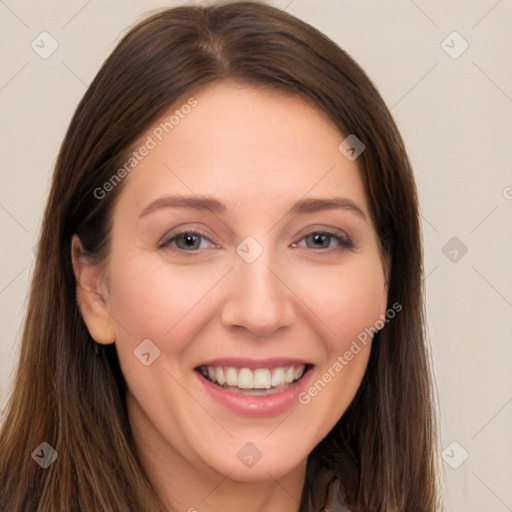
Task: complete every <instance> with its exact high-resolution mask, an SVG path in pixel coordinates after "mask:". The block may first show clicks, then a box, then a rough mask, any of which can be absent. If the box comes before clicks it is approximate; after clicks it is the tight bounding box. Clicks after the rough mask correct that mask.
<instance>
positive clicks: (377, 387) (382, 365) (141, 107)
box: [0, 1, 438, 512]
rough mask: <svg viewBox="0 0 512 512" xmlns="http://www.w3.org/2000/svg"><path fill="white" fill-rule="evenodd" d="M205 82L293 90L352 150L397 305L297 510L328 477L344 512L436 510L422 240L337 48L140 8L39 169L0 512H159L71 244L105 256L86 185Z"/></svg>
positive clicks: (269, 28) (307, 32) (393, 134)
mask: <svg viewBox="0 0 512 512" xmlns="http://www.w3.org/2000/svg"><path fill="white" fill-rule="evenodd" d="M220 81H234V82H237V83H241V84H247V85H250V86H256V87H268V88H273V89H277V90H280V91H282V92H285V93H288V94H290V93H291V94H296V95H300V96H301V97H302V98H303V99H305V100H306V101H308V102H310V103H311V104H313V105H314V106H315V107H316V108H318V109H319V110H320V111H322V112H324V113H325V114H326V115H327V116H328V118H329V119H330V120H331V121H332V122H333V123H334V124H335V125H336V126H337V127H338V129H339V131H340V134H344V136H347V135H349V134H355V135H356V136H357V138H358V139H360V140H361V141H362V142H363V143H364V145H365V146H366V149H365V151H364V152H363V153H362V154H361V155H360V157H359V158H358V164H359V167H360V171H361V177H362V180H363V183H364V187H365V191H366V195H367V199H368V204H369V207H370V210H371V215H372V220H373V222H374V224H375V227H376V230H377V233H378V236H379V240H380V244H381V249H382V253H383V258H384V259H385V260H386V261H387V262H388V263H389V268H390V273H389V295H388V304H394V303H397V304H399V305H401V308H402V309H401V312H400V314H398V315H396V317H395V318H394V319H393V320H392V321H390V322H388V323H386V325H385V326H384V327H383V328H382V330H381V331H379V332H378V333H377V334H376V335H375V338H374V343H373V345H372V349H371V354H370V359H369V363H368V367H367V370H366V373H365V375H364V378H363V381H362V383H361V386H360V388H359V390H358V392H357V394H356V396H355V398H354V400H353V402H352V403H351V405H350V406H349V408H348V409H347V411H346V412H345V413H344V415H343V416H342V418H341V419H340V420H339V421H338V423H337V424H336V425H335V427H334V428H333V429H332V431H331V432H330V433H329V434H328V435H327V437H326V438H325V439H324V440H323V441H322V442H321V443H320V444H319V445H318V446H317V447H316V448H315V449H314V450H313V452H312V453H311V454H310V456H309V458H308V465H307V474H306V481H305V485H304V490H303V495H302V502H301V506H300V511H301V512H318V511H319V510H320V509H321V508H322V506H323V504H324V502H325V495H326V489H327V485H328V482H329V481H330V480H331V478H333V477H335V476H338V477H340V478H341V481H342V483H343V488H344V491H345V494H346V500H347V505H348V506H349V507H350V508H351V510H353V511H354V512H378V511H383V512H384V511H385V512H397V511H406V512H412V511H414V512H434V510H437V499H438V498H437V478H436V460H437V459H436V453H437V452H436V437H435V431H436V421H435V415H434V411H435V401H434V398H433V397H434V395H433V389H434V386H433V379H432V375H431V368H430V367H431V365H430V355H429V351H428V345H427V343H426V335H425V330H424V321H425V319H424V303H423V297H424V295H423V268H422V246H421V233H420V223H419V213H418V204H417V193H416V188H415V183H414V179H413V174H412V170H411V166H410V163H409V160H408V157H407V155H406V151H405V148H404V144H403V142H402V139H401V137H400V134H399V132H398V129H397V127H396V125H395V123H394V121H393V119H392V117H391V115H390V113H389V110H388V109H387V108H386V106H385V104H384V101H383V100H382V98H381V96H380V95H379V93H378V92H377V90H376V88H375V87H374V85H373V84H372V82H371V80H370V79H369V78H368V77H367V75H366V74H365V72H364V71H363V70H362V69H361V67H360V66H359V65H358V64H357V63H356V62H355V61H354V60H353V59H352V58H351V57H350V56H349V55H348V54H347V53H345V51H343V50H342V49H340V48H339V47H338V46H337V45H336V44H334V43H333V42H332V41H331V40H329V39H328V38H326V37H325V36H324V35H322V34H321V33H320V32H319V31H318V30H316V29H315V28H313V27H311V26H310V25H308V24H306V23H304V22H302V21H300V20H299V19H296V18H295V17H293V16H292V15H290V14H287V13H285V12H283V11H281V10H279V9H277V8H273V7H271V6H268V5H266V4H263V3H260V2H254V1H249V2H247V1H236V2H227V3H226V2H224V3H222V4H218V5H215V6H186V7H185V6H184V7H178V8H172V9H167V10H164V11H162V12H159V13H156V14H154V13H153V14H151V16H150V17H148V18H147V19H145V20H143V21H142V22H140V23H139V24H138V25H136V26H135V27H134V28H132V29H131V30H130V31H129V32H128V33H127V34H126V35H125V37H124V38H123V39H122V40H121V42H120V43H119V45H118V46H117V47H116V48H115V50H114V51H113V53H112V54H111V55H110V56H109V58H108V59H107V60H106V61H105V63H104V64H103V66H102V68H101V69H100V71H99V72H98V74H97V76H96V77H95V79H94V80H93V82H92V83H91V85H90V86H89V88H88V89H87V91H86V93H85V95H84V97H83V99H82V100H81V102H80V104H79V105H78V107H77V109H76V112H75V114H74V116H73V118H72V120H71V123H70V126H69V128H68V130H67V133H66V136H65V138H64V141H63V144H62V146H61V149H60V152H59V155H58V159H57V162H56V167H55V172H54V175H53V181H52V185H51V191H50V195H49V198H48V202H47V206H46V209H45V213H44V221H43V226H42V232H41V236H40V241H39V244H38V251H37V262H36V268H35V272H34V277H33V280H32V283H31V289H30V299H29V303H28V311H27V316H26V321H25V325H24V331H23V336H22V343H21V354H20V359H19V364H18V368H17V374H16V378H15V381H14V387H13V392H12V394H11V396H10V400H9V402H8V409H7V412H6V416H5V418H4V421H3V426H2V430H1V432H0V507H3V508H2V510H9V511H18V510H30V511H32V512H37V511H39V512H40V511H51V512H55V511H70V510H80V511H95V512H97V511H109V512H112V511H115V512H117V511H126V512H128V511H145V512H156V511H161V510H163V506H162V505H161V504H160V503H159V500H158V498H157V496H156V493H155V492H154V490H153V489H152V487H151V484H150V482H149V480H148V478H147V477H146V475H145V473H144V470H143V468H142V465H141V463H140V460H139V458H138V455H137V453H136V450H135V449H134V443H133V440H132V438H131V431H130V426H129V422H128V418H127V412H126V408H125V401H124V398H125V381H124V379H123V375H122V373H121V371H120V367H119V364H118V360H117V355H116V349H115V345H109V346H107V347H105V349H104V350H102V351H100V353H99V354H96V353H95V350H94V347H95V343H94V342H93V340H92V338H91V337H90V335H89V333H88V331H87V329H86V327H85V324H84V322H83V320H82V317H81V314H80V310H79V308H78V306H77V302H76V296H75V293H76V282H75V279H74V274H73V271H72V265H71V251H70V241H71V237H72V235H73V234H74V233H77V234H78V235H79V237H80V239H81V241H82V244H83V245H84V246H85V248H86V250H87V251H88V252H89V253H90V254H93V255H95V257H96V258H97V260H98V262H101V261H105V259H106V258H107V257H108V252H109V234H110V229H111V214H112V210H113V207H114V205H115V202H116V198H117V197H118V195H119V193H120V191H121V190H122V186H123V183H122V182H121V183H119V184H118V185H117V186H115V187H113V190H112V191H110V192H109V193H108V194H106V196H105V197H104V198H101V199H98V197H97V194H95V193H94V191H95V190H97V189H98V187H102V186H103V185H104V184H105V183H106V182H108V180H109V178H111V177H112V175H113V174H114V173H115V171H116V170H117V169H119V168H120V167H121V166H122V165H123V162H125V160H126V155H127V154H128V151H129V149H130V147H131V145H132V144H133V143H134V142H136V141H137V139H138V138H139V137H140V136H141V135H142V134H143V133H144V132H145V130H147V129H149V127H150V126H151V125H152V123H154V122H155V120H156V119H158V118H160V117H161V116H162V115H163V114H164V113H166V112H167V111H168V110H169V109H170V108H171V107H172V106H173V105H179V102H181V101H182V100H183V98H187V97H190V96H191V95H192V94H193V93H194V92H197V91H199V90H200V89H203V88H205V87H207V86H208V85H210V84H212V83H214V82H220ZM341 140H342V138H340V142H341ZM134 172H136V171H134ZM42 442H47V443H48V444H49V445H50V446H51V447H53V448H54V449H55V450H56V452H57V453H58V458H57V460H56V462H54V463H53V464H51V465H50V466H49V467H48V468H46V469H43V468H42V467H40V466H39V465H38V464H36V463H35V462H34V460H32V457H31V454H32V452H33V451H34V450H35V449H36V448H37V447H38V446H39V445H40V444H41V443H42Z"/></svg>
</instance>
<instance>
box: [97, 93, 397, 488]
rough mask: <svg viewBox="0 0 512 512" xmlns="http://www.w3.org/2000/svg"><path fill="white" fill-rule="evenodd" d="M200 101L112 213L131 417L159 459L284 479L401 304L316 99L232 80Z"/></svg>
mask: <svg viewBox="0 0 512 512" xmlns="http://www.w3.org/2000/svg"><path fill="white" fill-rule="evenodd" d="M187 99H188V98H187ZM187 99H185V101H184V102H183V104H184V105H185V104H187ZM194 99H195V100H196V101H197V104H196V103H195V102H194V101H193V100H191V101H190V102H189V103H188V104H189V105H194V106H193V107H191V108H186V107H185V108H183V109H181V108H180V107H181V105H177V106H176V107H175V108H174V109H173V110H172V112H170V113H169V114H168V115H166V116H165V117H163V118H162V119H161V120H159V121H158V122H157V123H155V125H154V126H152V127H151V129H149V130H148V132H147V133H146V134H145V135H144V136H143V137H141V138H140V140H139V142H138V143H137V145H136V146H134V149H135V150H138V149H139V148H140V147H141V146H143V145H146V147H147V148H148V150H147V151H146V150H142V151H140V152H139V156H138V158H140V161H138V163H137V164H136V166H134V167H133V169H132V170H131V171H130V172H129V174H128V175H127V177H126V178H124V179H125V180H126V183H124V188H123V190H122V192H121V194H120V196H119V200H118V202H117V203H116V206H115V210H114V215H113V228H112V240H111V254H110V258H109V260H108V266H107V271H108V276H109V288H108V296H107V297H106V309H107V310H108V312H109V314H110V318H111V322H112V327H113V329H114V331H115V337H116V347H117V351H118V354H119V359H120V364H121V368H122V371H123V374H124V376H125V379H126V382H127V387H128V392H127V393H128V394H127V404H128V410H129V415H130V421H131V424H132V426H133V430H134V432H135V437H136V439H137V443H138V445H139V448H141V450H142V451H144V452H147V453H149V452H153V454H152V456H153V455H154V456H155V457H160V464H165V461H166V460H171V459H174V460H180V461H181V462H180V463H181V464H182V465H187V464H188V465H189V467H191V468H194V469H196V470H197V471H206V470H208V471H215V472H216V473H220V474H222V475H228V474H229V476H230V478H232V479H234V480H239V481H247V482H249V481H253V482H256V481H264V480H268V479H270V478H271V476H272V477H273V478H279V477H280V476H283V475H285V474H287V473H289V472H291V471H292V470H293V469H294V468H298V467H304V464H305V461H306V459H307V457H308V455H309V453H310V452H311V451H312V450H313V448H314V447H315V445H317V444H318V443H319V442H320V441H321V440H322V438H324V437H325V436H326V434H327V433H328V432H329V431H330V430H331V429H332V427H333V426H334V425H335V423H336V422H337V421H338V420H339V418H340V417H341V415H342V414H343V413H344V411H345V410H346V408H347V406H348V405H349V403H350V402H351V400H352V399H353V397H354V395H355V393H356V391H357V389H358V387H359V385H360V382H361V379H362V377H363V373H364V371H365V368H366V366H367V361H368V357H369V352H370V346H371V337H368V336H367V335H366V336H361V333H364V332H365V329H369V328H370V327H372V326H374V325H375V324H376V323H377V324H378V323H379V320H381V319H382V315H384V314H385V311H386V296H387V290H386V285H385V276H384V272H383V266H382V263H381V259H380V257H379V250H378V239H377V236H376V232H375V229H374V227H373V225H372V223H371V220H370V212H369V209H368V204H367V201H366V198H365V193H364V189H363V185H362V181H361V178H360V174H359V171H358V166H357V160H356V161H350V160H349V159H347V158H346V157H345V156H344V154H342V153H341V152H340V150H339V149H338V146H339V145H340V143H341V142H342V141H343V139H344V138H345V137H344V136H342V135H341V134H340V133H339V132H338V131H337V130H336V129H335V128H334V127H333V126H332V125H331V124H329V123H328V121H327V120H326V118H325V117H324V116H323V115H322V114H320V113H319V112H318V111H317V110H315V109H314V108H313V107H311V106H310V105H308V104H307V103H305V102H304V101H303V100H301V99H300V98H298V97H295V96H285V95H283V94H281V93H278V92H269V91H267V92H265V91H262V90H258V89H254V88H249V87H242V86H238V85H227V84H220V85H219V84H217V85H215V86H212V87H210V88H208V89H206V90H205V91H204V92H202V93H201V94H197V95H194ZM175 110H179V112H178V113H175V112H174V111H175ZM172 114H176V116H175V118H174V119H173V121H172V122H170V123H168V124H167V125H165V124H164V125H160V121H162V123H165V122H168V121H169V118H170V116H171V115H172ZM176 119H179V120H178V121H177V122H176ZM163 126H166V128H167V131H168V133H166V130H165V129H164V128H163ZM170 127H171V128H170ZM148 137H149V138H148ZM143 153H144V154H146V153H147V154H146V155H145V156H143V155H142V154H143ZM326 201H332V203H329V204H327V202H326ZM335 205H337V206H335ZM358 336H359V338H358ZM362 338H366V345H365V344H364V343H362V342H361V341H360V340H361V339H362ZM302 372H304V373H303V376H302V377H301V378H299V379H298V380H297V381H296V382H295V379H297V378H298V377H300V376H301V374H302ZM209 379H213V380H217V383H213V382H212V381H211V380H209ZM226 380H227V383H224V381H226ZM290 380H293V381H294V382H291V383H290ZM222 383H224V385H223V386H221V385H220V384H222ZM269 386H270V388H269ZM183 467H184V466H183ZM269 475H271V476H269Z"/></svg>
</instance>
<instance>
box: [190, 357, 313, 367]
mask: <svg viewBox="0 0 512 512" xmlns="http://www.w3.org/2000/svg"><path fill="white" fill-rule="evenodd" d="M300 365H312V363H310V362H308V361H306V360H304V359H295V358H290V357H274V358H270V359H247V358H234V357H222V358H218V359H211V360H209V361H205V362H204V363H201V364H199V365H197V367H196V369H197V368H200V367H201V366H233V367H234V368H250V369H257V368H276V367H278V366H300Z"/></svg>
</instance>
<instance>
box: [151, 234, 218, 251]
mask: <svg viewBox="0 0 512 512" xmlns="http://www.w3.org/2000/svg"><path fill="white" fill-rule="evenodd" d="M201 240H207V241H208V242H210V243H212V242H211V240H210V239H209V238H207V237H206V236H205V235H203V234H202V233H199V232H197V231H181V232H180V233H176V234H175V235H174V236H173V237H172V238H169V239H168V240H167V241H165V242H163V243H162V244H160V247H165V248H167V247H168V248H170V249H171V250H182V251H187V252H197V250H198V249H205V248H206V247H204V245H203V246H201Z"/></svg>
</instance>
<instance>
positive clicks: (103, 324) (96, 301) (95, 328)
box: [71, 234, 116, 345]
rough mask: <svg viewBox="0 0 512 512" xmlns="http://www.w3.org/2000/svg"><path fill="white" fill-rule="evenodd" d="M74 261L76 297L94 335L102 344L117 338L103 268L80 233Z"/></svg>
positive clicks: (73, 251)
mask: <svg viewBox="0 0 512 512" xmlns="http://www.w3.org/2000/svg"><path fill="white" fill-rule="evenodd" d="M71 261H72V264H73V272H74V274H75V279H76V298H77V301H78V305H79V307H80V311H81V313H82V317H83V319H84V322H85V325H86V326H87V329H88V331H89V333H90V335H91V337H92V338H93V339H94V340H95V341H96V342H97V343H101V344H103V345H110V344H111V343H114V342H115V341H116V335H115V330H114V323H113V321H112V317H111V316H110V314H109V312H108V311H107V299H108V292H107V289H106V286H105V283H104V280H103V276H102V275H101V272H100V269H99V268H98V266H97V265H94V264H93V262H92V261H91V259H90V258H89V257H88V256H87V254H86V253H85V251H84V249H83V247H82V243H81V242H80V239H79V238H78V235H76V234H75V235H73V237H72V239H71Z"/></svg>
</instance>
